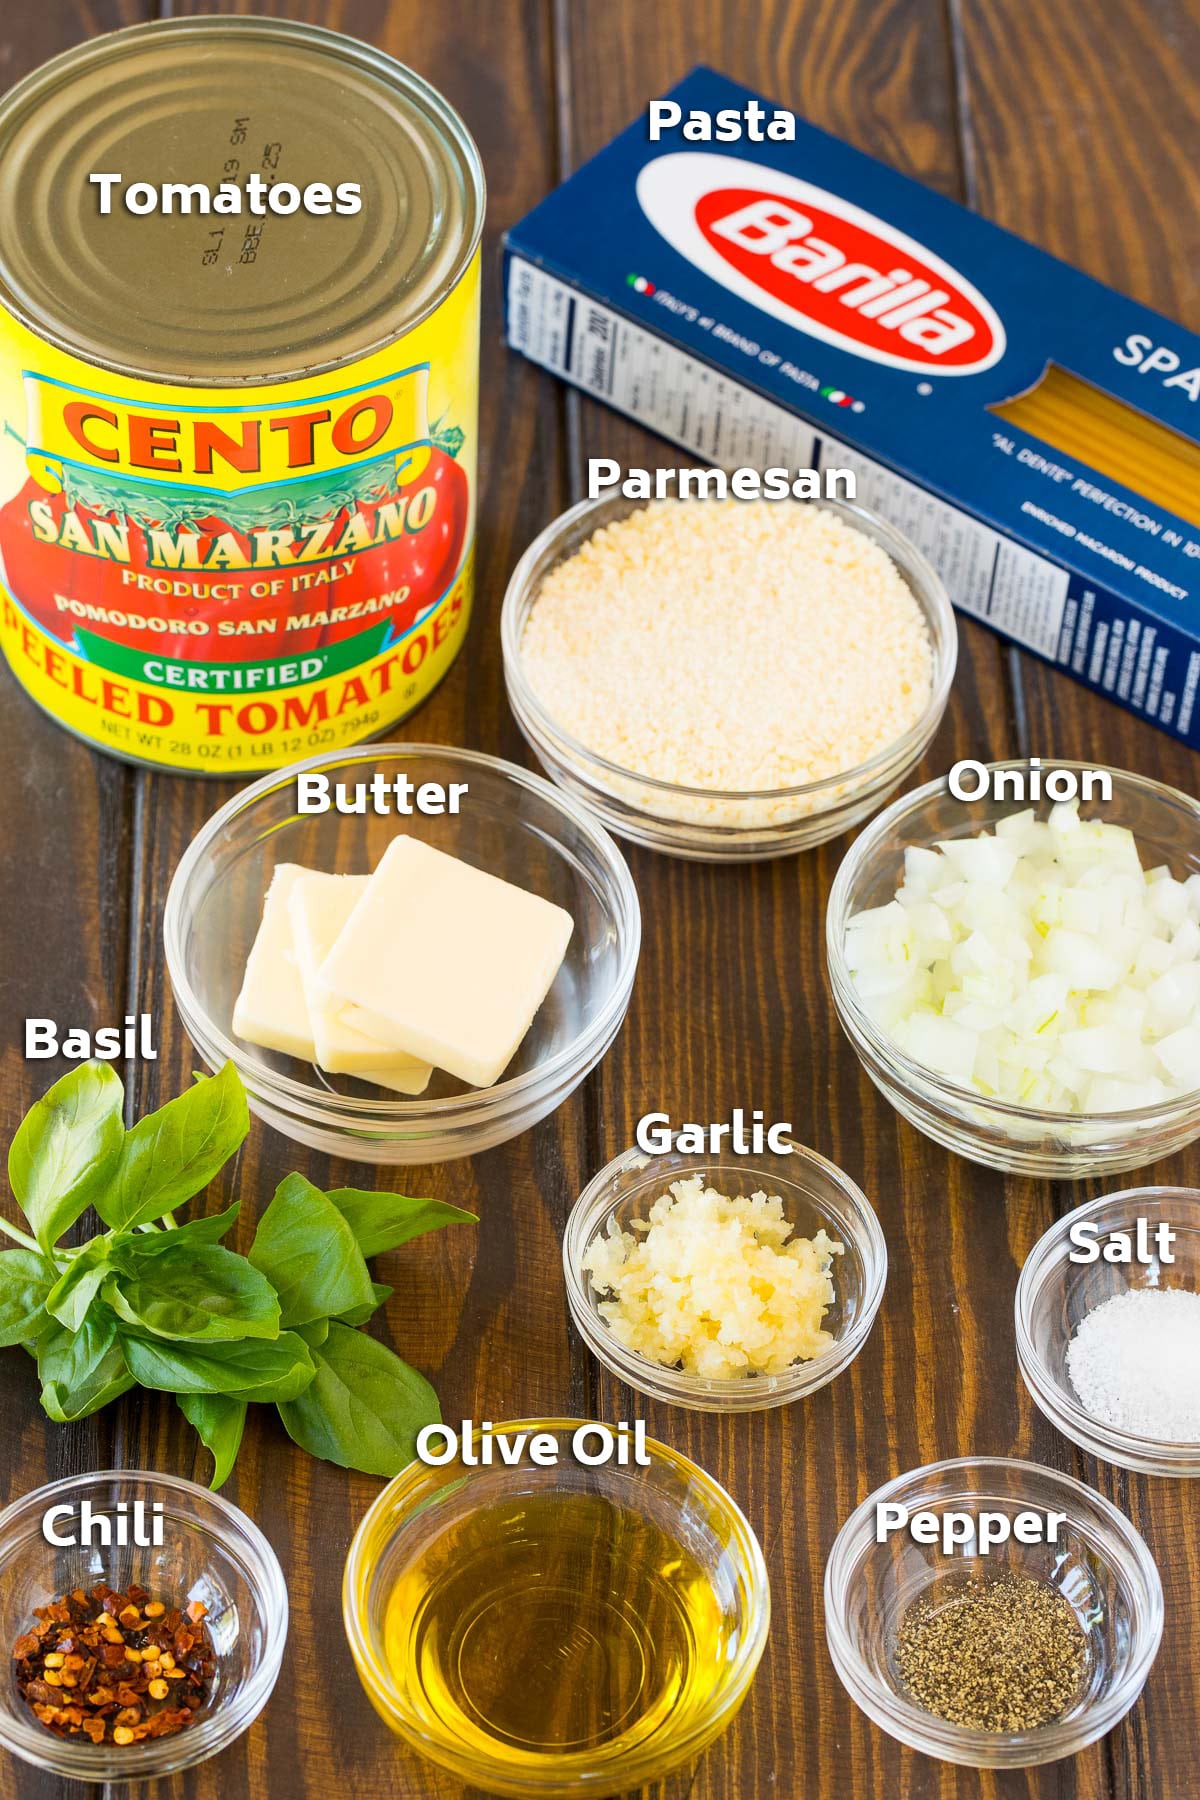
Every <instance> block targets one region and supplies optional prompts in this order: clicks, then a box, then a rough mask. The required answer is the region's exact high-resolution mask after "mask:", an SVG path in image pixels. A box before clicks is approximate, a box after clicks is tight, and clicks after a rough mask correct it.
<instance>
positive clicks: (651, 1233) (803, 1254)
mask: <svg viewBox="0 0 1200 1800" xmlns="http://www.w3.org/2000/svg"><path fill="white" fill-rule="evenodd" d="M792 1230H793V1227H792V1225H791V1224H790V1223H789V1221H788V1220H787V1219H785V1218H784V1216H783V1201H782V1200H781V1199H780V1198H779V1196H778V1194H772V1195H767V1194H764V1193H755V1194H751V1195H750V1196H749V1197H747V1196H746V1195H738V1196H736V1197H734V1198H732V1199H731V1198H730V1197H729V1196H727V1195H725V1194H720V1193H718V1192H717V1191H716V1189H715V1188H711V1187H705V1185H704V1183H703V1181H702V1180H701V1178H700V1176H699V1175H692V1176H689V1177H687V1178H686V1179H684V1180H681V1181H675V1182H672V1183H671V1188H670V1191H669V1193H666V1194H663V1195H662V1196H661V1198H659V1199H658V1200H656V1201H655V1202H654V1204H653V1206H652V1207H651V1208H650V1217H649V1219H648V1220H636V1221H634V1224H633V1228H632V1230H630V1231H622V1230H621V1229H620V1227H619V1226H618V1225H617V1222H616V1220H615V1219H610V1220H609V1224H608V1231H607V1233H598V1234H597V1235H596V1237H594V1238H593V1239H592V1241H591V1243H590V1244H589V1245H588V1247H587V1250H586V1252H585V1254H584V1258H583V1267H584V1269H585V1271H586V1272H587V1273H588V1274H590V1276H591V1278H592V1284H593V1286H594V1287H595V1288H596V1289H597V1291H599V1292H603V1293H608V1294H611V1295H613V1296H614V1298H612V1299H611V1300H601V1301H600V1302H599V1305H598V1310H599V1312H600V1316H601V1317H602V1318H603V1319H604V1320H605V1322H606V1323H607V1325H608V1327H609V1329H610V1331H611V1332H612V1334H613V1336H614V1337H615V1338H616V1340H617V1342H618V1343H620V1344H623V1345H624V1346H625V1348H626V1349H627V1350H635V1351H637V1352H638V1354H639V1355H641V1356H645V1357H647V1358H648V1359H649V1361H651V1362H656V1363H660V1364H661V1365H662V1366H663V1367H664V1368H674V1367H681V1368H683V1369H686V1370H688V1371H690V1372H691V1373H692V1374H696V1375H703V1376H708V1377H712V1378H728V1377H737V1376H741V1375H752V1374H762V1375H779V1374H781V1373H782V1372H783V1370H784V1369H787V1368H790V1366H791V1365H792V1364H793V1363H795V1362H807V1361H808V1360H809V1359H810V1358H812V1357H814V1356H820V1355H821V1353H822V1352H823V1351H825V1350H828V1349H829V1348H830V1347H831V1346H832V1344H833V1341H834V1340H833V1337H832V1334H831V1333H830V1332H828V1331H824V1330H823V1329H822V1328H821V1320H822V1318H823V1317H824V1314H825V1312H826V1309H827V1308H828V1307H830V1306H832V1304H833V1282H832V1280H831V1279H830V1274H829V1270H830V1264H831V1262H832V1259H833V1258H834V1256H840V1255H841V1253H842V1249H843V1246H842V1245H841V1244H839V1243H835V1242H834V1240H833V1239H832V1238H830V1237H829V1236H828V1235H827V1234H826V1233H825V1232H824V1231H818V1232H817V1234H816V1236H815V1237H812V1238H793V1237H792Z"/></svg>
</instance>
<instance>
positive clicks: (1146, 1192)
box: [1013, 1186, 1200, 1465]
mask: <svg viewBox="0 0 1200 1800" xmlns="http://www.w3.org/2000/svg"><path fill="white" fill-rule="evenodd" d="M1148 1196H1153V1197H1154V1198H1155V1199H1158V1198H1167V1197H1170V1198H1172V1199H1178V1200H1184V1201H1186V1202H1187V1203H1188V1205H1189V1206H1190V1207H1191V1209H1192V1211H1193V1212H1194V1213H1195V1215H1196V1222H1197V1225H1198V1226H1200V1190H1198V1189H1196V1188H1184V1187H1170V1186H1163V1187H1159V1186H1154V1187H1132V1188H1119V1189H1118V1190H1117V1192H1116V1193H1115V1194H1101V1195H1100V1196H1099V1197H1098V1198H1097V1199H1095V1200H1087V1201H1085V1202H1084V1204H1083V1205H1082V1206H1077V1207H1075V1208H1074V1209H1073V1210H1072V1211H1071V1212H1069V1213H1064V1214H1063V1215H1062V1217H1061V1218H1058V1219H1055V1221H1054V1223H1053V1224H1052V1225H1050V1226H1048V1227H1047V1229H1046V1230H1045V1231H1044V1232H1043V1233H1042V1235H1041V1237H1040V1238H1039V1239H1038V1241H1037V1243H1036V1244H1035V1245H1034V1246H1033V1249H1032V1250H1031V1251H1030V1252H1029V1255H1028V1256H1027V1257H1026V1258H1025V1261H1024V1263H1023V1264H1022V1266H1021V1273H1020V1275H1019V1276H1018V1277H1017V1291H1016V1295H1015V1297H1014V1300H1013V1319H1014V1325H1015V1328H1016V1339H1017V1360H1018V1362H1019V1363H1020V1366H1021V1373H1022V1375H1023V1376H1024V1377H1025V1382H1026V1385H1027V1386H1028V1388H1029V1391H1030V1393H1031V1394H1032V1395H1033V1397H1034V1399H1035V1400H1036V1401H1037V1403H1038V1405H1039V1406H1040V1407H1041V1409H1042V1411H1043V1412H1044V1413H1045V1414H1046V1417H1047V1418H1048V1419H1049V1420H1050V1422H1051V1424H1052V1425H1055V1426H1057V1427H1058V1429H1059V1430H1060V1431H1064V1432H1065V1433H1066V1435H1067V1436H1068V1437H1069V1438H1070V1439H1071V1441H1072V1442H1073V1443H1078V1442H1079V1439H1078V1437H1076V1432H1079V1433H1081V1434H1083V1436H1085V1437H1086V1438H1087V1440H1088V1442H1089V1444H1090V1443H1093V1442H1102V1443H1106V1444H1108V1445H1109V1446H1110V1447H1111V1448H1112V1449H1113V1450H1114V1451H1117V1452H1118V1453H1119V1454H1120V1455H1121V1456H1123V1457H1127V1458H1129V1459H1130V1461H1133V1460H1135V1459H1136V1460H1138V1461H1141V1460H1142V1459H1146V1460H1149V1461H1155V1460H1158V1461H1162V1462H1171V1461H1178V1462H1179V1463H1181V1464H1192V1465H1200V1443H1189V1442H1188V1441H1187V1440H1186V1439H1183V1438H1151V1437H1143V1436H1141V1435H1140V1434H1139V1433H1137V1432H1132V1431H1123V1430H1122V1429H1121V1428H1120V1426H1117V1425H1109V1424H1106V1423H1105V1421H1104V1420H1103V1419H1098V1418H1097V1417H1096V1415H1095V1413H1090V1412H1088V1411H1087V1410H1086V1408H1085V1407H1082V1406H1081V1405H1080V1404H1079V1402H1078V1401H1077V1400H1073V1399H1072V1398H1071V1396H1070V1395H1069V1394H1068V1393H1067V1392H1066V1390H1065V1389H1064V1388H1063V1387H1062V1386H1060V1384H1059V1383H1058V1382H1057V1381H1056V1380H1055V1379H1054V1377H1053V1376H1052V1375H1051V1374H1050V1372H1049V1370H1048V1369H1047V1368H1046V1365H1045V1363H1044V1362H1043V1360H1042V1358H1041V1357H1040V1356H1039V1355H1038V1353H1037V1350H1036V1348H1035V1347H1034V1341H1033V1330H1032V1320H1033V1311H1034V1307H1035V1306H1036V1304H1037V1301H1038V1298H1039V1296H1040V1294H1041V1292H1042V1290H1043V1288H1044V1287H1045V1285H1046V1283H1047V1282H1049V1281H1052V1280H1053V1279H1054V1277H1055V1274H1056V1272H1057V1270H1058V1267H1059V1265H1060V1263H1061V1261H1062V1258H1063V1257H1064V1256H1065V1255H1066V1253H1067V1247H1068V1243H1069V1233H1070V1230H1071V1227H1072V1225H1075V1224H1078V1222H1079V1221H1080V1220H1081V1219H1084V1220H1086V1219H1094V1218H1097V1217H1098V1216H1099V1215H1100V1214H1101V1213H1102V1212H1104V1211H1106V1210H1107V1209H1108V1208H1109V1207H1111V1206H1112V1205H1114V1204H1115V1203H1117V1202H1121V1203H1122V1204H1124V1203H1128V1204H1129V1206H1130V1207H1131V1208H1133V1209H1134V1212H1133V1214H1132V1215H1131V1216H1136V1202H1137V1201H1138V1200H1139V1199H1141V1198H1143V1197H1148ZM1113 1229H1114V1230H1115V1229H1117V1227H1113Z"/></svg>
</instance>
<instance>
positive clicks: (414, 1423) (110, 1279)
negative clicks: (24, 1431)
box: [0, 1062, 475, 1488]
mask: <svg viewBox="0 0 1200 1800" xmlns="http://www.w3.org/2000/svg"><path fill="white" fill-rule="evenodd" d="M123 1107H124V1092H123V1089H122V1086H121V1082H120V1080H119V1078H118V1077H117V1075H116V1074H115V1073H114V1072H113V1070H112V1068H111V1066H110V1065H108V1064H107V1063H98V1062H91V1063H83V1064H81V1065H80V1067H79V1068H77V1069H73V1070H72V1071H71V1073H70V1074H69V1075H64V1076H63V1078H62V1080H61V1081H57V1082H55V1084H54V1086H53V1087H52V1088H51V1089H50V1091H49V1092H48V1093H47V1094H46V1095H44V1096H43V1098H42V1099H41V1100H39V1101H37V1102H36V1103H35V1105H34V1106H33V1107H32V1108H31V1109H30V1111H29V1112H28V1114H27V1115H26V1117H25V1118H24V1119H23V1120H22V1122H21V1124H20V1126H19V1127H18V1128H17V1132H16V1136H15V1137H14V1138H13V1141H12V1146H11V1148H10V1151H9V1158H8V1175H9V1184H10V1186H11V1188H12V1192H13V1195H14V1197H15V1198H16V1200H17V1203H18V1205H19V1206H20V1208H21V1210H22V1212H23V1213H24V1214H25V1217H26V1219H27V1220H28V1222H29V1225H30V1227H31V1233H32V1234H31V1233H30V1232H25V1231H22V1230H20V1229H19V1228H18V1227H17V1226H15V1225H13V1224H11V1223H10V1222H9V1221H8V1220H6V1219H4V1218H2V1217H0V1231H3V1232H4V1233H6V1234H7V1236H9V1237H10V1238H13V1239H14V1240H15V1242H16V1248H14V1249H12V1250H7V1251H5V1252H3V1253H2V1254H0V1345H5V1344H21V1345H23V1346H24V1348H25V1349H26V1350H27V1351H28V1352H29V1354H30V1355H31V1356H33V1357H34V1358H36V1361H37V1366H38V1375H39V1377H40V1379H41V1384H42V1406H43V1408H44V1410H45V1411H46V1412H47V1413H48V1414H49V1416H50V1418H52V1419H54V1420H55V1421H56V1422H58V1423H60V1424H62V1423H65V1422H66V1421H68V1420H73V1419H83V1418H87V1417H88V1416H89V1414H91V1413H94V1412H97V1411H99V1409H100V1408H101V1407H102V1406H107V1405H108V1403H109V1401H110V1400H115V1399H117V1398H118V1396H119V1395H121V1394H123V1393H125V1392H126V1390H127V1389H129V1388H131V1387H133V1386H135V1385H137V1386H141V1387H144V1388H150V1389H157V1390H159V1391H160V1392H163V1393H168V1394H173V1395H174V1396H175V1398H176V1401H177V1403H178V1405H179V1408H180V1410H181V1412H182V1413H183V1414H184V1416H185V1418H187V1420H188V1421H189V1423H190V1424H191V1425H192V1426H193V1427H194V1428H195V1430H196V1431H197V1432H198V1433H199V1435H200V1438H201V1440H202V1442H203V1443H204V1444H205V1446H206V1447H207V1448H208V1450H209V1451H210V1452H211V1453H212V1457H213V1462H214V1471H213V1479H212V1485H213V1487H214V1488H216V1487H220V1486H221V1484H222V1482H223V1481H224V1480H225V1479H226V1477H227V1476H228V1474H229V1472H230V1470H231V1469H232V1468H233V1465H234V1462H235V1460H236V1458H237V1454H238V1449H239V1447H240V1445H241V1441H242V1432H243V1430H244V1428H245V1423H246V1408H247V1406H248V1405H249V1404H250V1403H251V1402H261V1403H266V1404H271V1405H275V1406H277V1407H278V1409H279V1414H280V1417H281V1419H282V1420H283V1424H284V1426H285V1428H286V1430H287V1431H288V1433H289V1435H290V1436H291V1437H292V1438H294V1440H295V1441H296V1443H298V1444H299V1445H301V1446H302V1448H304V1449H306V1450H309V1451H311V1453H312V1454H313V1455H314V1456H321V1457H325V1458H326V1459H327V1460H329V1461H330V1462H336V1463H340V1464H341V1465H342V1466H343V1467H344V1468H349V1469H361V1470H363V1471H365V1472H366V1473H368V1474H372V1475H394V1474H396V1473H397V1471H398V1470H400V1469H402V1468H403V1467H404V1466H405V1464H406V1463H408V1462H411V1460H412V1458H413V1455H414V1454H415V1445H416V1437H417V1433H418V1432H419V1431H420V1430H421V1428H422V1427H423V1426H425V1425H432V1424H435V1423H436V1422H437V1421H438V1420H439V1419H440V1417H441V1413H440V1410H439V1407H438V1401H437V1395H436V1394H435V1393H434V1391H433V1389H432V1388H431V1387H430V1385H429V1383H428V1382H427V1381H426V1380H425V1378H424V1376H422V1375H419V1374H418V1373H417V1371H416V1370H415V1369H412V1368H410V1367H409V1366H408V1364H407V1363H404V1362H401V1360H400V1358H399V1357H398V1356H396V1355H395V1354H394V1352H393V1351H391V1350H389V1349H388V1348H387V1346H386V1345H385V1344H381V1343H380V1342H379V1341H378V1339H376V1338H372V1337H369V1336H367V1334H366V1333H365V1332H363V1331H361V1330H360V1329H359V1327H360V1326H362V1325H364V1324H365V1323H366V1321H367V1320H368V1319H369V1318H370V1317H371V1315H372V1314H373V1313H374V1312H376V1311H377V1309H378V1308H379V1307H380V1306H382V1305H383V1303H384V1302H385V1301H386V1300H387V1298H388V1297H389V1295H390V1294H391V1292H392V1289H391V1288H390V1287H385V1286H383V1285H382V1284H381V1283H379V1282H377V1281H374V1280H372V1278H371V1273H370V1270H369V1269H368V1267H367V1258H368V1257H369V1256H378V1255H381V1254H382V1253H383V1252H385V1251H388V1250H393V1249H395V1248H396V1247H397V1246H398V1245H400V1244H405V1243H407V1242H408V1241H409V1239H410V1238H414V1237H417V1236H419V1235H420V1234H421V1233H422V1232H425V1231H436V1230H437V1229H438V1228H439V1227H440V1226H443V1225H451V1224H455V1223H460V1222H464V1223H465V1222H469V1223H474V1221H475V1215H474V1214H473V1213H469V1212H463V1211H462V1210H461V1208H459V1207H457V1206H449V1205H446V1204H445V1203H444V1202H442V1201H440V1200H414V1199H409V1198H408V1197H407V1196H406V1195H404V1194H388V1193H371V1192H368V1191H366V1190H363V1189H360V1188H336V1189H334V1190H333V1191H332V1192H330V1193H328V1194H326V1193H323V1192H322V1191H321V1189H320V1188H318V1187H314V1186H313V1184H312V1182H310V1181H307V1180H306V1179H305V1177H304V1176H303V1175H288V1176H286V1177H285V1179H284V1180H283V1181H281V1182H280V1184H279V1186H278V1188H277V1189H276V1191H275V1195H274V1198H273V1199H272V1200H271V1202H270V1204H269V1205H268V1207H267V1208H266V1210H265V1212H264V1213H263V1215H262V1217H261V1219H260V1220H259V1223H258V1229H257V1231H256V1232H255V1235H254V1240H253V1243H252V1244H251V1246H250V1251H249V1254H248V1255H246V1256H241V1255H239V1254H238V1252H237V1251H234V1250H230V1249H228V1248H227V1247H226V1246H225V1245H224V1244H222V1243H221V1241H220V1240H221V1239H222V1238H223V1237H224V1236H225V1235H226V1233H227V1232H228V1231H229V1230H230V1229H231V1227H232V1226H233V1224H234V1222H235V1220H236V1218H237V1216H238V1210H239V1206H240V1202H237V1201H235V1202H234V1204H233V1205H232V1206H229V1207H227V1208H226V1209H225V1211H224V1212H220V1213H210V1214H203V1215H200V1216H199V1217H197V1218H194V1219H189V1220H186V1221H185V1222H183V1223H180V1222H179V1221H177V1220H176V1218H175V1212H176V1209H177V1208H179V1207H181V1206H183V1205H185V1204H186V1203H187V1202H188V1201H189V1200H191V1199H193V1198H194V1197H195V1196H196V1195H197V1194H199V1193H200V1192H201V1191H202V1190H203V1189H204V1188H206V1187H207V1186H208V1184H209V1182H210V1181H211V1180H212V1179H213V1177H214V1176H215V1175H216V1174H217V1173H218V1172H219V1171H220V1170H221V1169H222V1168H223V1167H224V1165H225V1164H226V1163H227V1162H228V1161H229V1159H230V1158H231V1157H232V1156H234V1155H235V1154H236V1152H237V1151H238V1149H239V1148H240V1146H241V1143H242V1140H243V1139H244V1138H245V1136H246V1133H247V1131H248V1130H249V1128H250V1114H249V1111H248V1109H247V1106H246V1095H245V1091H244V1089H243V1087H242V1083H241V1080H240V1078H239V1076H238V1073H237V1070H236V1069H235V1068H234V1066H233V1064H232V1063H226V1065H225V1067H224V1068H223V1069H222V1070H221V1071H220V1073H219V1074H218V1075H214V1076H212V1077H211V1079H205V1080H198V1081H197V1082H196V1083H195V1085H194V1086H192V1087H190V1088H189V1089H188V1090H187V1092H186V1093H184V1094H181V1095H180V1096H179V1098H178V1099H176V1100H171V1101H169V1102H168V1103H167V1105H166V1106H164V1107H161V1108H160V1109H159V1111H158V1112H155V1113H149V1114H147V1116H146V1117H145V1118H143V1119H139V1120H138V1122H137V1124H136V1125H134V1126H133V1128H132V1129H131V1130H129V1131H126V1129H125V1127H124V1124H123ZM89 1206H90V1207H92V1208H93V1209H94V1210H95V1212H96V1213H97V1214H98V1215H99V1217H100V1219H101V1220H102V1221H103V1223H104V1224H105V1225H106V1226H107V1227H108V1230H106V1231H102V1232H99V1233H97V1234H96V1235H95V1236H93V1237H90V1238H88V1239H87V1241H86V1242H85V1243H83V1244H81V1245H74V1246H69V1247H68V1246H64V1245H63V1244H62V1242H61V1240H62V1239H63V1237H65V1235H66V1233H67V1232H68V1231H69V1230H70V1228H71V1226H72V1225H74V1224H75V1223H76V1222H77V1221H78V1220H79V1218H80V1217H81V1216H82V1214H83V1213H84V1212H85V1211H86V1210H87V1208H88V1207H89Z"/></svg>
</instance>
